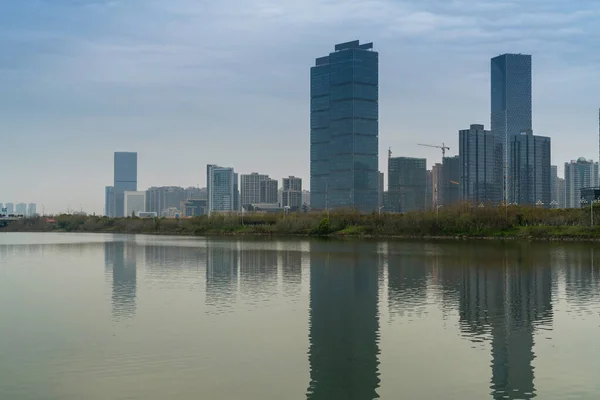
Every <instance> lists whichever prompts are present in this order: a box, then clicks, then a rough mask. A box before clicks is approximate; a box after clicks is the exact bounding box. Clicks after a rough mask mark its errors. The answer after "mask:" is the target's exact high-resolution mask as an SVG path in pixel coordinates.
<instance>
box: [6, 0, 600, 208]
mask: <svg viewBox="0 0 600 400" xmlns="http://www.w3.org/2000/svg"><path fill="white" fill-rule="evenodd" d="M279 3H281V2H269V1H263V2H252V1H245V2H242V1H238V0H234V1H228V2H225V3H204V2H194V1H188V0H173V1H169V2H159V1H127V2H124V1H100V0H95V1H84V0H80V1H67V0H55V1H43V0H34V1H27V2H23V1H4V2H1V3H0V46H2V48H3V53H4V57H3V58H1V59H0V87H2V88H3V93H4V94H5V95H4V96H2V97H1V98H0V118H2V121H3V123H2V127H1V128H0V132H1V135H0V136H1V137H2V142H1V143H2V144H1V148H2V149H3V152H2V161H3V162H2V167H3V168H2V169H3V179H2V189H1V191H0V193H1V194H2V196H0V197H1V199H0V201H15V202H17V201H23V202H35V203H38V204H39V205H41V204H43V205H44V206H45V210H46V212H62V211H66V210H67V208H68V207H70V208H71V209H79V208H80V207H82V208H83V209H84V210H86V211H87V212H96V213H101V212H102V209H103V201H104V197H103V189H104V186H106V185H110V184H111V182H112V180H113V153H114V152H115V151H135V152H138V157H139V159H138V163H139V164H138V180H139V182H138V186H139V188H141V189H145V188H147V187H149V186H153V185H156V186H158V185H181V186H195V185H200V186H204V185H205V184H206V182H205V181H206V164H208V163H216V164H221V165H227V166H233V167H235V169H236V172H239V173H250V172H253V171H260V172H262V173H267V174H269V175H271V176H272V177H273V178H275V179H281V178H282V177H284V176H288V175H296V176H300V177H302V178H303V179H304V180H305V182H306V184H308V181H309V69H310V66H311V65H313V63H314V60H315V58H317V57H320V56H322V55H325V54H327V53H329V52H330V51H332V46H333V45H334V44H335V43H341V42H345V41H349V40H354V39H360V40H361V41H366V42H373V43H374V47H375V50H377V51H378V52H379V122H380V125H379V166H380V170H381V171H385V170H386V168H387V157H386V156H385V155H386V151H387V148H388V147H391V148H392V151H393V154H394V155H395V156H419V157H427V164H428V166H431V165H432V164H433V163H435V162H439V161H440V156H441V155H440V153H439V151H438V150H437V149H428V148H425V147H419V146H417V143H422V142H425V143H432V144H440V143H442V142H444V143H446V144H447V145H449V146H450V148H451V150H450V151H449V154H450V155H454V154H457V153H458V134H457V132H458V130H459V129H466V128H468V127H469V125H470V124H472V123H479V124H484V125H485V126H486V127H489V120H490V81H489V79H490V78H489V69H490V65H489V62H490V58H491V57H494V56H496V55H498V54H501V53H505V52H513V53H526V54H532V56H533V130H534V133H535V134H537V135H544V136H550V137H551V138H552V163H553V164H557V165H559V167H560V166H561V165H563V164H564V162H565V161H569V160H572V159H576V158H578V157H580V156H583V157H586V158H591V159H594V160H597V159H598V107H599V104H600V102H599V100H598V96H597V93H598V92H599V89H600V81H599V80H598V79H597V77H598V76H599V74H600V67H599V66H600V63H599V58H600V56H599V55H598V53H597V51H596V47H595V46H594V45H593V43H595V42H597V40H598V39H599V36H600V27H598V24H597V21H598V17H599V16H600V4H598V3H597V2H593V1H578V2H577V4H576V5H571V4H570V3H569V2H565V1H532V0H529V1H513V2H496V1H442V0H440V1H437V0H432V1H426V2H422V1H421V2H405V1H385V0H380V1H369V2H342V1H330V2H327V3H321V2H316V1H305V2H301V3H300V4H295V3H291V2H285V3H283V4H279ZM7 149H8V150H7ZM559 171H560V172H559V174H560V175H562V168H560V169H559Z"/></svg>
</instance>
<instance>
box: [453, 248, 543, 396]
mask: <svg viewBox="0 0 600 400" xmlns="http://www.w3.org/2000/svg"><path fill="white" fill-rule="evenodd" d="M466 246H471V247H470V248H468V249H467V248H466ZM458 248H459V250H460V253H457V254H456V257H457V258H458V259H459V260H460V264H461V265H460V267H461V268H462V271H463V282H462V285H461V287H460V295H459V296H460V300H459V312H460V323H461V329H462V331H463V333H464V334H465V335H466V336H468V337H470V338H471V339H472V340H474V341H481V340H482V338H486V337H491V348H492V350H491V352H492V362H491V368H492V379H491V389H492V397H493V398H494V399H529V398H533V397H535V387H534V383H533V381H534V367H533V364H532V362H533V359H534V353H533V345H534V340H533V335H534V329H535V327H538V326H544V325H550V324H551V323H552V285H553V283H552V282H553V280H552V270H551V265H550V263H551V261H550V252H549V251H548V250H549V249H548V248H547V247H539V246H536V245H534V244H527V243H520V244H511V245H499V246H485V247H484V249H478V248H477V247H474V246H473V245H465V246H458Z"/></svg>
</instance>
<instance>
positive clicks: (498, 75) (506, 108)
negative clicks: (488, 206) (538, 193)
mask: <svg viewBox="0 0 600 400" xmlns="http://www.w3.org/2000/svg"><path fill="white" fill-rule="evenodd" d="M491 89H492V90H491V108H492V116H491V119H492V120H491V122H492V127H491V129H492V133H493V134H494V135H495V136H496V137H497V138H498V140H499V143H500V144H501V146H502V159H501V162H502V169H503V171H504V172H503V176H502V180H503V181H504V180H505V182H503V186H505V190H504V193H505V195H504V196H505V199H507V200H508V201H509V202H514V201H515V200H514V199H513V198H511V197H512V193H513V190H512V186H513V181H514V177H512V176H511V174H510V171H511V170H512V166H511V161H512V156H511V154H510V151H511V146H510V143H511V141H512V138H513V137H515V136H517V135H518V134H520V133H521V132H524V131H529V130H532V129H533V127H532V119H531V56H530V55H526V54H503V55H501V56H498V57H494V58H492V61H491Z"/></svg>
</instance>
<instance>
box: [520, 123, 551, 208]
mask: <svg viewBox="0 0 600 400" xmlns="http://www.w3.org/2000/svg"><path fill="white" fill-rule="evenodd" d="M550 148H551V146H550V138H549V137H545V136H536V135H534V134H533V132H532V131H531V130H529V131H527V132H522V133H521V134H519V135H517V136H514V137H513V139H512V143H511V155H512V157H513V159H512V162H511V170H510V175H511V176H512V177H513V178H514V184H513V185H512V194H511V197H512V198H513V199H514V201H515V203H517V204H521V205H542V206H544V207H547V208H549V207H550V206H551V205H550V203H551V201H552V182H551V181H552V169H551V168H550V162H551V161H550V159H551V154H550Z"/></svg>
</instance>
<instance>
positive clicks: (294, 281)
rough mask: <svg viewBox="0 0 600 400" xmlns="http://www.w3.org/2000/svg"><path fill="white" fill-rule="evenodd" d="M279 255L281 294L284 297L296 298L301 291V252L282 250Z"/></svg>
mask: <svg viewBox="0 0 600 400" xmlns="http://www.w3.org/2000/svg"><path fill="white" fill-rule="evenodd" d="M280 254H281V275H282V279H283V292H284V294H285V295H286V296H290V297H295V296H298V295H299V294H300V292H301V291H302V251H301V250H282V251H281V252H280Z"/></svg>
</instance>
